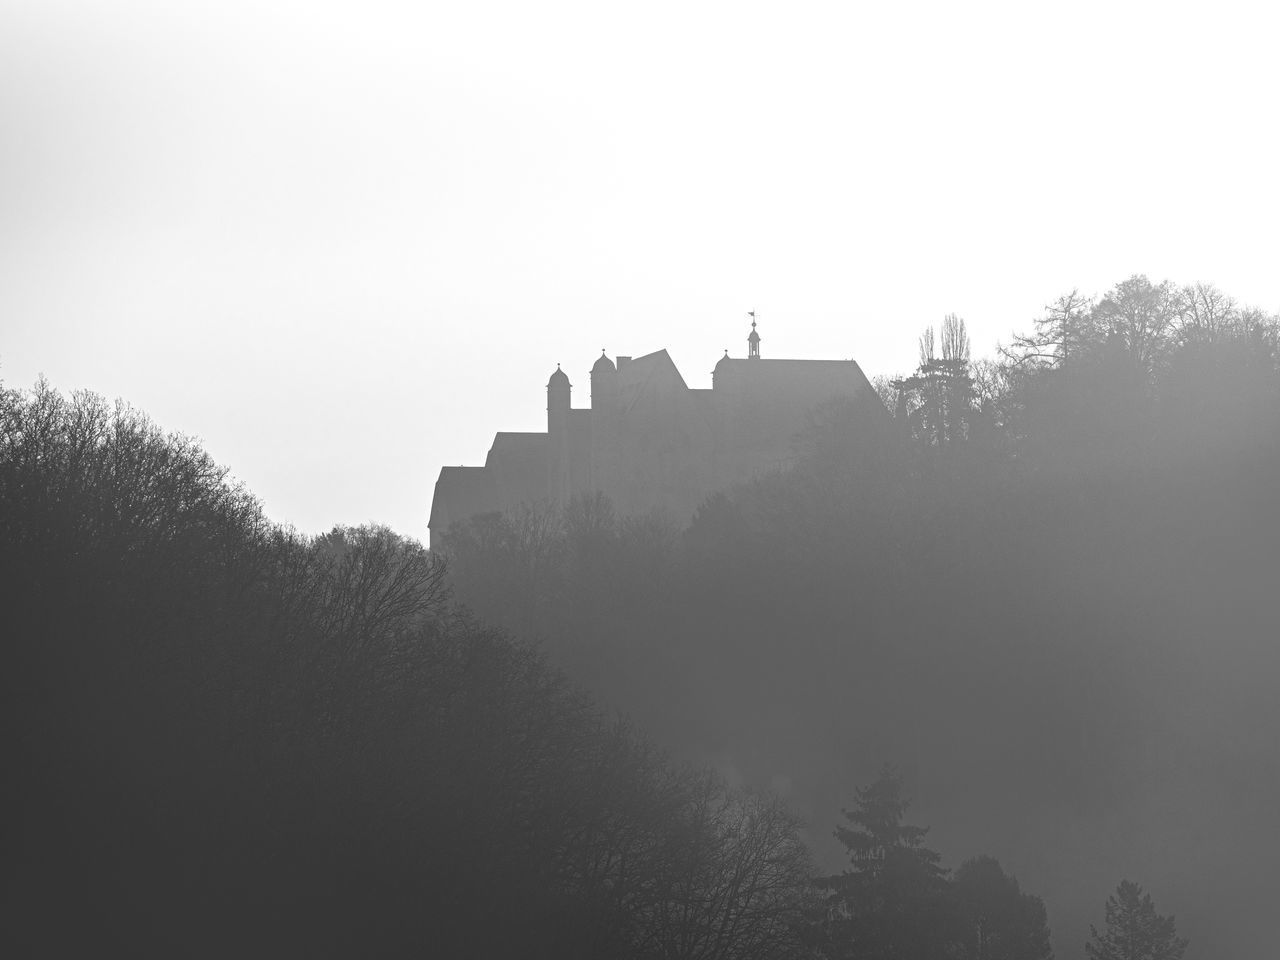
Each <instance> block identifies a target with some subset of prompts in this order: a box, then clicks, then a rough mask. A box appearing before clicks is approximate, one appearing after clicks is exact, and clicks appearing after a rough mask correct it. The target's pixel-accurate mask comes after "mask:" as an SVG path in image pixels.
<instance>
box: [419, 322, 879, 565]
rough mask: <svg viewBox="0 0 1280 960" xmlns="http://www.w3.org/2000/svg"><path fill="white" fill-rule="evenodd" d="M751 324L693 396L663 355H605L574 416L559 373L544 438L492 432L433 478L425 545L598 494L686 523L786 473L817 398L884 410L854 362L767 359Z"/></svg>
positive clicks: (619, 505) (619, 506)
mask: <svg viewBox="0 0 1280 960" xmlns="http://www.w3.org/2000/svg"><path fill="white" fill-rule="evenodd" d="M755 326H756V324H755V320H754V319H753V320H752V323H751V334H750V336H749V337H748V338H747V359H745V360H739V359H732V358H730V357H729V354H728V351H725V355H724V357H723V358H722V359H721V360H720V362H719V363H717V364H716V366H715V370H714V371H713V373H712V385H711V389H710V390H693V389H690V388H689V386H688V385H687V384H686V383H685V381H684V377H682V376H681V375H680V371H679V370H678V369H676V365H675V363H674V362H673V361H672V360H671V357H670V356H669V355H668V354H667V351H666V350H659V351H657V352H656V353H650V354H646V355H645V356H643V357H636V358H634V359H632V358H631V357H618V359H617V363H616V364H615V363H614V362H613V361H612V360H610V359H609V358H608V357H606V356H604V355H603V352H602V354H601V356H600V358H599V359H598V360H596V362H595V366H593V367H592V368H591V406H590V407H588V408H574V407H573V405H572V404H571V402H570V400H571V394H572V390H573V385H572V384H571V383H570V382H569V377H568V376H567V375H566V374H565V372H564V371H563V370H561V369H560V368H559V367H557V368H556V371H555V373H553V374H552V375H551V379H550V380H549V381H548V383H547V430H546V432H545V433H499V434H497V435H496V436H495V437H494V438H493V446H492V447H491V448H490V449H489V455H488V457H487V458H486V459H485V463H484V466H482V467H444V468H443V469H442V470H441V471H440V477H439V479H438V480H437V481H436V488H435V496H434V499H433V500H432V504H431V520H430V523H429V527H430V531H431V541H432V543H433V544H437V545H438V543H439V537H440V535H441V534H442V533H443V532H444V531H445V530H446V529H447V528H448V527H449V525H450V524H452V523H456V522H458V521H460V520H465V519H467V518H468V517H472V516H475V515H477V514H482V513H488V512H492V511H507V510H512V509H514V508H516V507H518V506H519V505H521V504H523V503H527V504H535V505H536V504H546V503H551V504H559V505H564V504H565V503H567V502H568V500H569V499H570V497H573V496H575V495H577V494H591V493H595V492H601V493H603V494H605V495H606V496H608V497H609V498H610V499H611V500H612V501H613V504H614V508H615V509H616V510H617V512H618V513H619V514H622V515H627V514H640V513H647V512H649V511H652V510H655V509H657V510H662V511H664V512H665V513H667V514H668V515H669V516H670V517H671V518H672V519H674V520H675V521H677V522H678V523H685V522H687V521H688V520H690V519H691V518H692V516H693V513H694V511H695V510H696V509H697V507H698V505H699V504H700V503H701V502H702V501H703V500H704V499H706V497H707V496H708V495H710V494H712V493H714V492H715V491H717V490H722V489H725V488H727V487H730V486H732V485H733V484H735V483H738V482H740V481H743V480H747V479H749V478H750V477H752V476H753V475H755V474H757V473H760V472H762V471H767V470H778V469H785V468H786V466H787V465H788V464H789V463H790V462H792V460H793V458H794V456H795V439H796V437H797V435H798V434H799V433H800V432H801V431H802V430H803V429H804V427H805V418H806V416H807V415H808V414H809V412H810V411H811V410H813V408H815V407H816V406H818V405H820V404H822V403H823V402H824V401H828V400H832V399H835V398H839V397H848V398H851V399H852V400H853V401H854V402H856V403H860V404H863V403H865V404H869V405H874V406H875V407H876V408H878V409H880V410H883V409H884V407H883V405H882V404H881V402H880V398H879V397H878V396H877V394H876V392H875V390H874V389H872V387H871V384H870V383H869V382H868V381H867V378H866V376H865V375H864V374H863V372H862V369H861V368H860V367H859V366H858V364H857V363H856V362H854V361H853V360H765V359H762V358H761V357H760V339H761V338H760V335H759V334H758V333H757V332H756V329H755ZM886 415H887V414H886Z"/></svg>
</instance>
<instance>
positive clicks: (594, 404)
mask: <svg viewBox="0 0 1280 960" xmlns="http://www.w3.org/2000/svg"><path fill="white" fill-rule="evenodd" d="M620 429H621V421H620V417H619V414H618V368H617V367H615V366H614V365H613V361H612V360H610V359H609V358H608V357H607V356H605V353H604V351H603V350H601V351H600V358H599V359H598V360H596V362H595V366H593V367H592V368H591V454H590V457H589V460H590V465H591V466H590V469H591V472H590V477H589V482H590V484H591V489H592V490H608V489H612V487H613V485H614V483H615V482H616V478H617V475H618V470H619V456H620V454H619V447H620V442H621V441H620V438H619V436H618V432H619V430H620Z"/></svg>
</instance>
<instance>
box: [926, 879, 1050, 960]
mask: <svg viewBox="0 0 1280 960" xmlns="http://www.w3.org/2000/svg"><path fill="white" fill-rule="evenodd" d="M951 892H952V895H953V896H954V898H955V902H956V906H957V907H958V909H959V913H960V916H961V918H962V920H963V923H964V927H965V930H964V938H963V940H962V941H961V946H962V949H961V951H960V954H961V956H963V957H965V958H968V960H1050V958H1051V957H1052V956H1053V950H1052V948H1051V947H1050V945H1049V925H1048V920H1047V917H1046V914H1045V909H1044V901H1042V900H1041V899H1040V898H1039V897H1034V896H1032V895H1031V894H1028V893H1023V892H1022V891H1021V890H1020V889H1019V887H1018V881H1017V880H1016V879H1014V878H1013V877H1011V876H1009V875H1008V874H1006V873H1005V872H1004V871H1003V870H1002V869H1000V863H999V861H997V860H995V859H993V858H992V857H977V858H975V859H973V860H966V861H965V862H964V863H962V864H961V865H960V869H958V870H957V871H956V875H955V879H954V880H953V881H952V885H951Z"/></svg>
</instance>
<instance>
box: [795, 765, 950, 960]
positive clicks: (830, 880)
mask: <svg viewBox="0 0 1280 960" xmlns="http://www.w3.org/2000/svg"><path fill="white" fill-rule="evenodd" d="M909 806H910V802H909V801H908V800H906V799H904V798H903V796H902V777H901V775H900V774H899V773H898V771H897V770H895V769H894V768H893V767H892V766H891V765H888V764H886V765H885V766H884V767H883V768H882V769H881V771H880V776H879V778H878V779H877V780H876V781H875V782H874V783H872V784H871V785H870V786H868V787H864V788H860V789H859V790H857V792H856V800H855V802H854V807H853V809H852V810H846V811H844V815H845V818H846V819H847V820H848V821H849V824H850V825H849V826H844V825H840V826H837V827H836V830H835V836H836V839H838V840H839V841H840V842H841V843H842V844H843V845H844V847H845V849H846V850H847V851H848V853H849V859H850V862H851V869H848V870H845V871H844V872H843V873H841V874H838V875H836V876H833V877H827V878H825V879H824V880H822V881H821V882H820V885H821V886H822V887H824V888H825V889H827V890H830V891H831V896H830V898H829V900H828V916H829V918H830V919H829V921H828V923H827V925H826V930H825V931H824V934H825V935H824V936H823V938H822V944H821V947H822V949H823V951H824V953H825V954H826V955H827V956H829V957H833V958H834V957H858V958H860V960H900V958H903V960H905V958H915V957H925V956H942V955H943V951H944V949H945V947H946V945H947V944H948V943H949V942H952V941H953V940H954V939H955V935H956V928H955V923H954V918H953V912H952V911H951V910H950V909H949V906H948V904H947V902H946V886H947V885H946V871H945V870H944V869H942V867H940V866H939V865H938V864H939V861H940V860H941V857H940V856H939V855H938V854H937V853H935V852H934V851H933V850H930V849H929V848H927V847H925V846H924V837H925V834H927V833H928V832H929V831H928V828H927V827H917V826H912V825H910V824H906V823H903V822H902V819H903V816H904V815H905V814H906V811H907V808H908V807H909Z"/></svg>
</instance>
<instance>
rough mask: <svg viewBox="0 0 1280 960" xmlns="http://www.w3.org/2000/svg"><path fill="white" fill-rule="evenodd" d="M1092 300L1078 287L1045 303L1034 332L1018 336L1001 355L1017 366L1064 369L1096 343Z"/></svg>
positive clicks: (1002, 349)
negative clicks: (1042, 314) (1042, 313)
mask: <svg viewBox="0 0 1280 960" xmlns="http://www.w3.org/2000/svg"><path fill="white" fill-rule="evenodd" d="M1093 309H1094V303H1093V298H1091V297H1086V296H1085V295H1084V294H1082V293H1081V292H1080V290H1079V289H1078V288H1073V289H1072V290H1071V291H1070V292H1068V293H1064V294H1063V295H1062V296H1060V297H1058V299H1056V300H1054V301H1053V302H1052V303H1049V304H1046V305H1045V308H1044V316H1042V317H1040V318H1039V319H1037V320H1035V321H1033V323H1034V325H1035V329H1034V330H1033V331H1032V332H1031V333H1016V334H1014V336H1013V342H1012V343H1011V344H1010V345H1009V346H1007V347H1002V348H1001V350H1000V352H1001V353H1002V354H1003V355H1004V356H1005V358H1006V359H1008V360H1009V361H1011V362H1012V363H1013V364H1014V365H1016V366H1026V365H1033V366H1048V367H1052V368H1054V369H1061V368H1062V367H1065V366H1066V365H1067V362H1068V360H1073V359H1075V358H1076V357H1077V356H1079V355H1080V354H1081V353H1082V352H1083V351H1084V350H1086V349H1087V348H1089V347H1091V346H1093V345H1095V344H1096V342H1097V339H1098V337H1097V330H1096V328H1095V325H1094V323H1093Z"/></svg>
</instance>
